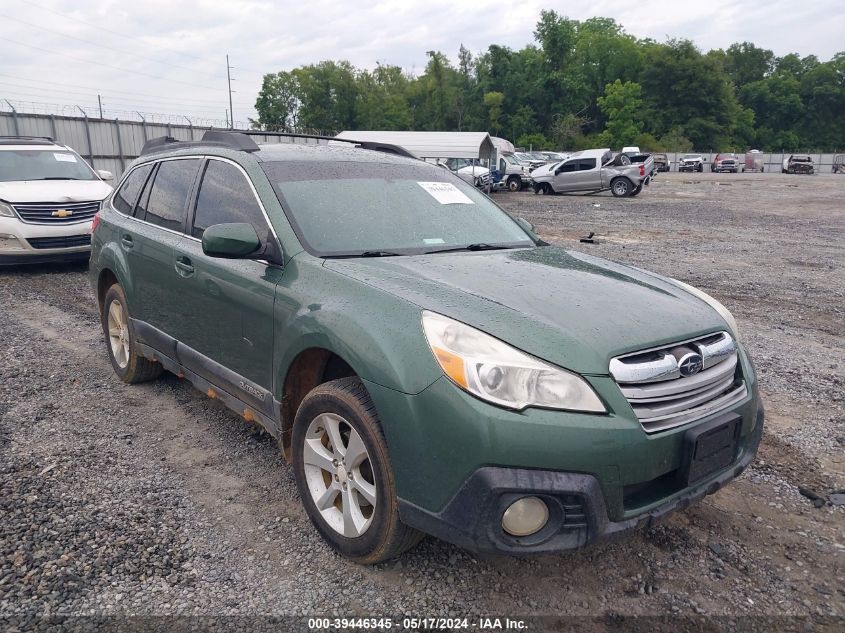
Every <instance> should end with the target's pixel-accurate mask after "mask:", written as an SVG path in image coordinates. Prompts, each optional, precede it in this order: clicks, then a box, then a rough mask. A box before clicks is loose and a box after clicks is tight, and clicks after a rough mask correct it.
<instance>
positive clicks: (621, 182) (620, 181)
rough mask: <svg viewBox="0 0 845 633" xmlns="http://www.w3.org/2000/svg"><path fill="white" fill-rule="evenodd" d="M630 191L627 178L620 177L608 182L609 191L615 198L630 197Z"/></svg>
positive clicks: (630, 185)
mask: <svg viewBox="0 0 845 633" xmlns="http://www.w3.org/2000/svg"><path fill="white" fill-rule="evenodd" d="M632 190H633V186H632V184H631V181H630V180H628V179H627V178H624V177H621V176H620V177H618V178H614V179H613V180H611V181H610V191H611V193H613V195H614V196H615V197H617V198H627V197H628V196H630V195H631V191H632Z"/></svg>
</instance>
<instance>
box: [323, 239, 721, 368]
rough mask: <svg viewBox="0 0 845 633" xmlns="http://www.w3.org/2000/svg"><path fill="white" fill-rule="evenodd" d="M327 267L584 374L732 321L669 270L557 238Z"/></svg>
mask: <svg viewBox="0 0 845 633" xmlns="http://www.w3.org/2000/svg"><path fill="white" fill-rule="evenodd" d="M325 266H326V268H328V269H330V270H334V271H336V272H338V273H340V274H343V275H346V276H348V277H351V278H354V279H356V280H358V281H360V282H362V283H365V284H368V285H370V286H374V287H377V288H379V289H381V290H383V291H385V292H389V293H391V294H392V295H394V296H398V297H401V298H403V299H405V300H407V301H409V302H411V303H413V304H415V305H417V306H419V307H420V308H423V309H426V310H432V311H434V312H438V313H440V314H444V315H446V316H449V317H451V318H453V319H456V320H458V321H462V322H464V323H467V324H469V325H472V326H474V327H477V328H479V329H481V330H483V331H485V332H487V333H489V334H491V335H493V336H495V337H497V338H500V339H502V340H504V341H506V342H508V343H510V344H511V345H513V346H515V347H517V348H519V349H522V350H524V351H526V352H528V353H530V354H533V355H535V356H538V357H540V358H544V359H546V360H548V361H550V362H553V363H555V364H557V365H560V366H562V367H566V368H569V369H572V370H574V371H577V372H580V373H585V374H598V375H606V374H607V373H608V363H609V362H610V359H611V358H613V357H614V356H618V355H619V354H623V353H625V352H632V351H637V350H641V349H646V348H649V347H653V346H659V345H664V344H668V343H672V342H675V341H679V340H684V339H689V338H693V337H696V336H699V335H702V334H707V333H709V332H713V331H719V330H725V329H727V325H726V324H725V322H724V320H723V319H722V318H721V317H720V316H719V315H718V313H717V312H716V311H715V310H714V309H713V308H712V307H710V305H708V304H707V303H706V302H704V301H702V300H701V299H699V298H697V297H695V296H694V295H692V294H690V293H688V292H686V291H685V290H682V289H681V288H680V287H678V286H677V285H675V284H674V283H672V282H671V281H670V280H668V279H666V278H662V277H659V276H656V275H652V274H649V273H647V272H645V271H641V270H639V269H636V268H631V267H628V266H623V265H621V264H616V263H613V262H609V261H606V260H602V259H599V258H596V257H592V256H589V255H584V254H582V253H577V252H573V251H566V250H564V249H562V248H559V247H554V246H547V247H537V248H527V249H513V250H503V251H486V252H478V253H468V252H460V253H440V254H432V255H418V256H403V257H384V258H378V259H375V258H374V259H338V260H326V263H325Z"/></svg>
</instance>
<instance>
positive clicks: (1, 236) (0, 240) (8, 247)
mask: <svg viewBox="0 0 845 633" xmlns="http://www.w3.org/2000/svg"><path fill="white" fill-rule="evenodd" d="M22 250H25V249H24V247H23V245H22V244H21V242H20V240H19V239H18V238H17V236H16V235H11V234H9V233H0V251H22Z"/></svg>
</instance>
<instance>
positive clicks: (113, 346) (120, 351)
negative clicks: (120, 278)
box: [100, 284, 164, 384]
mask: <svg viewBox="0 0 845 633" xmlns="http://www.w3.org/2000/svg"><path fill="white" fill-rule="evenodd" d="M100 320H101V322H102V324H103V334H104V335H105V338H106V350H107V351H108V354H109V360H110V361H111V366H112V368H113V369H114V373H116V374H117V376H118V378H120V379H121V380H122V381H123V382H126V383H130V384H131V383H136V382H145V381H147V380H153V379H154V378H158V377H159V376H160V375H161V372H162V371H163V370H164V368H163V367H162V366H161V364H160V363H156V362H153V361H151V360H149V359H148V358H144V357H143V356H141V355H140V354H138V352H137V350H136V349H135V334H134V332H133V331H132V326H131V323H130V321H129V310H128V308H127V307H126V295H125V294H124V292H123V288H121V286H120V284H113V285H112V286H111V288H109V289H108V290H107V291H106V296H105V297H104V298H103V313H102V314H101V315H100Z"/></svg>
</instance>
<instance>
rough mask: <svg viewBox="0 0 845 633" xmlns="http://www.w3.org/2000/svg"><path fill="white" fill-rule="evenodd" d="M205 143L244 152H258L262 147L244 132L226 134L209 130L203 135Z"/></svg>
mask: <svg viewBox="0 0 845 633" xmlns="http://www.w3.org/2000/svg"><path fill="white" fill-rule="evenodd" d="M202 141H203V143H214V144H216V145H224V146H226V147H231V148H232V149H239V150H241V151H242V152H257V151H258V150H259V149H261V148H260V147H258V145H256V144H255V141H253V140H252V139H251V138H249V136H247V135H246V134H243V133H242V132H224V131H221V130H209V131H208V132H206V133H205V134H203V135H202Z"/></svg>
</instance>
